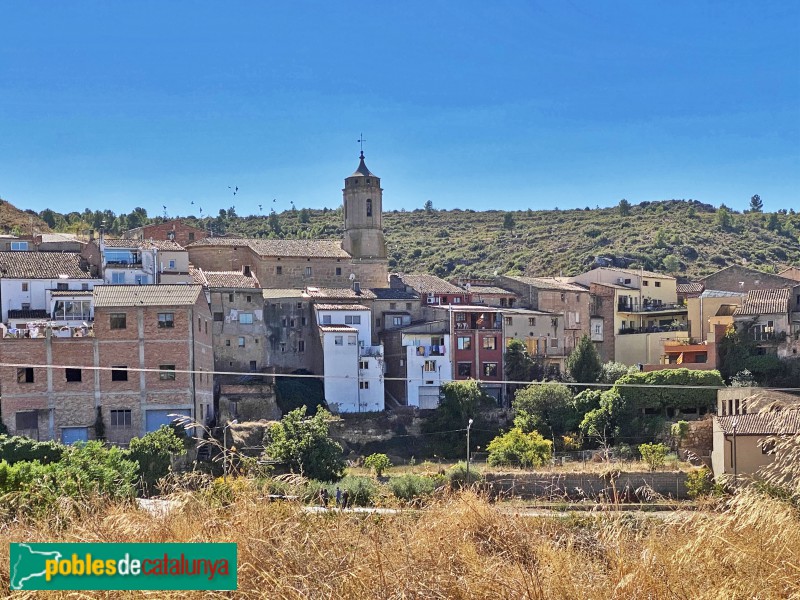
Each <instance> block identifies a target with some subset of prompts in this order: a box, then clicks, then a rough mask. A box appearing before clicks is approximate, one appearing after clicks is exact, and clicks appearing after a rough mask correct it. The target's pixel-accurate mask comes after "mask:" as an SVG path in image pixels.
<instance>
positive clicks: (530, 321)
mask: <svg viewBox="0 0 800 600" xmlns="http://www.w3.org/2000/svg"><path fill="white" fill-rule="evenodd" d="M528 325H529V326H531V327H535V326H536V317H528Z"/></svg>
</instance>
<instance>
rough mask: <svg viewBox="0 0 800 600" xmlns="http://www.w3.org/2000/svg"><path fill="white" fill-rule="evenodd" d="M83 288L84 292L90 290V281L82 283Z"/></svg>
mask: <svg viewBox="0 0 800 600" xmlns="http://www.w3.org/2000/svg"><path fill="white" fill-rule="evenodd" d="M81 289H82V290H83V291H84V292H86V291H88V290H89V284H88V283H82V284H81Z"/></svg>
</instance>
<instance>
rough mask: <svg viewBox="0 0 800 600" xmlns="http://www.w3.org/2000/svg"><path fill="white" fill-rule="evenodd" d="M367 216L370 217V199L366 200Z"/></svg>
mask: <svg viewBox="0 0 800 600" xmlns="http://www.w3.org/2000/svg"><path fill="white" fill-rule="evenodd" d="M367 216H368V217H371V216H372V199H370V198H367Z"/></svg>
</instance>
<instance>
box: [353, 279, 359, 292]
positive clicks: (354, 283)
mask: <svg viewBox="0 0 800 600" xmlns="http://www.w3.org/2000/svg"><path fill="white" fill-rule="evenodd" d="M353 291H354V292H355V293H356V295H357V296H360V295H361V282H360V281H354V282H353Z"/></svg>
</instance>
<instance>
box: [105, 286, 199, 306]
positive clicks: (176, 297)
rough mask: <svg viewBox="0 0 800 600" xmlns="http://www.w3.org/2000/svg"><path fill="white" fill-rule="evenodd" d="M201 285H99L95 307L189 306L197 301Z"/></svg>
mask: <svg viewBox="0 0 800 600" xmlns="http://www.w3.org/2000/svg"><path fill="white" fill-rule="evenodd" d="M202 289H203V288H202V287H201V286H199V285H187V284H159V285H97V286H95V288H94V305H95V308H101V307H104V306H188V305H192V304H194V303H195V302H197V297H198V295H199V294H200V293H201V292H202Z"/></svg>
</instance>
